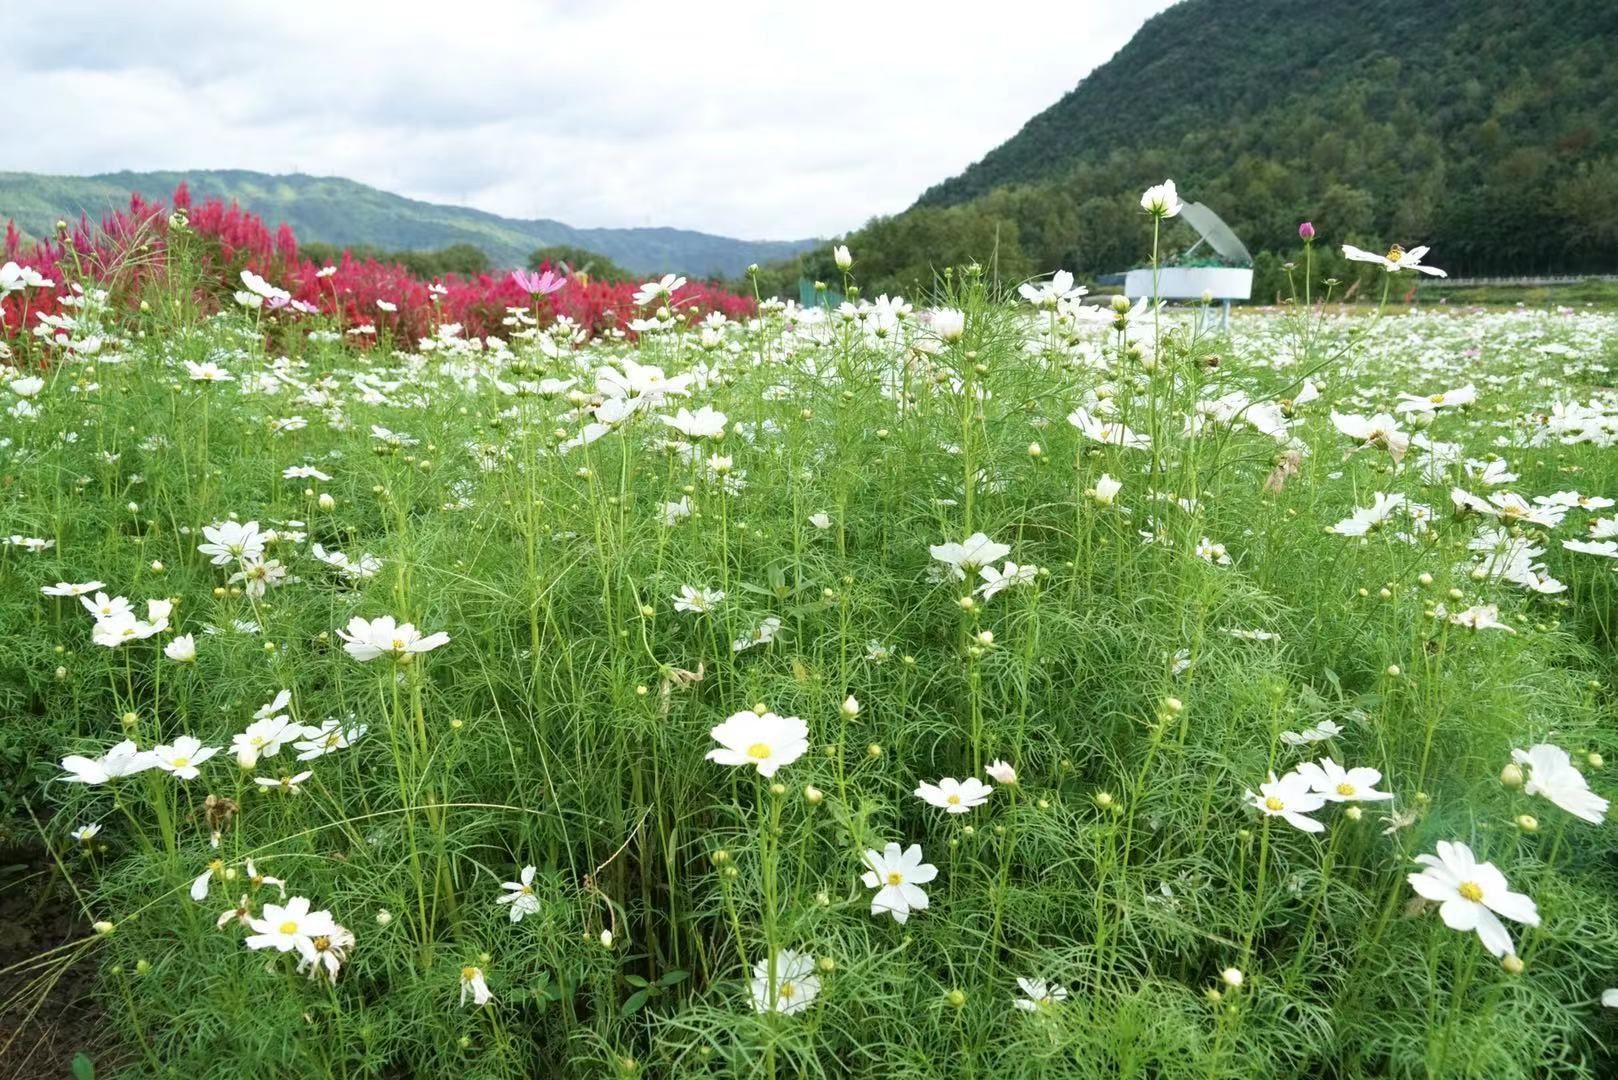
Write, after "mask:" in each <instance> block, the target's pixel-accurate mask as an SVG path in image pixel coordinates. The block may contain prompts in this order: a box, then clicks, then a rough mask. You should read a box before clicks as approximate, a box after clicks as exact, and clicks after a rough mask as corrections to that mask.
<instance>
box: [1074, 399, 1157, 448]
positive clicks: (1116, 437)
mask: <svg viewBox="0 0 1618 1080" xmlns="http://www.w3.org/2000/svg"><path fill="white" fill-rule="evenodd" d="M1067 422H1068V423H1070V424H1072V425H1073V426H1074V427H1075V428H1077V429H1078V431H1079V434H1080V435H1083V436H1084V437H1085V438H1086V439H1089V440H1090V441H1092V442H1098V443H1106V444H1107V445H1109V446H1121V447H1123V448H1124V449H1125V450H1150V449H1151V448H1152V437H1151V436H1150V435H1142V434H1140V433H1138V432H1135V431H1131V430H1130V429H1129V428H1127V427H1125V426H1124V425H1123V424H1119V423H1116V422H1113V421H1107V420H1102V419H1100V418H1098V417H1097V416H1095V415H1094V414H1092V413H1091V412H1090V410H1089V409H1086V408H1084V407H1082V406H1081V407H1079V408H1077V409H1074V410H1073V411H1072V412H1070V413H1068V416H1067Z"/></svg>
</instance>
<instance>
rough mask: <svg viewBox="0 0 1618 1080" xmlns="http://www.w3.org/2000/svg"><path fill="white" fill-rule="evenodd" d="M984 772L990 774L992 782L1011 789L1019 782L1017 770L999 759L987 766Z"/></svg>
mask: <svg viewBox="0 0 1618 1080" xmlns="http://www.w3.org/2000/svg"><path fill="white" fill-rule="evenodd" d="M983 771H984V772H985V773H987V774H988V776H989V779H990V780H993V781H994V782H995V783H997V784H1004V785H1006V786H1007V787H1010V786H1011V785H1013V784H1015V783H1016V782H1017V770H1016V769H1014V768H1012V767H1011V766H1010V765H1009V764H1007V763H1006V762H1004V761H1001V760H1000V759H999V758H996V759H995V760H993V761H991V762H989V763H988V764H987V765H985V766H984V767H983Z"/></svg>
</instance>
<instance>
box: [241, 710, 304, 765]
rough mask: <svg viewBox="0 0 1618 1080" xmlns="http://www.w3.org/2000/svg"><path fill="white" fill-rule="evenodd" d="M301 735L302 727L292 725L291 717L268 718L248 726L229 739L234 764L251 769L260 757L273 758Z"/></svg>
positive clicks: (302, 732) (255, 721)
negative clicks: (233, 755)
mask: <svg viewBox="0 0 1618 1080" xmlns="http://www.w3.org/2000/svg"><path fill="white" fill-rule="evenodd" d="M303 734H304V729H303V727H302V725H299V724H294V723H293V722H292V719H291V717H288V716H269V717H265V718H263V719H260V720H254V721H253V722H252V723H251V724H248V725H247V730H246V731H243V732H241V733H239V734H237V735H235V736H234V737H233V738H232V739H231V741H230V749H231V752H232V753H233V754H235V756H236V764H238V765H240V766H241V767H242V768H244V769H251V768H253V767H254V766H255V765H257V764H258V760H259V758H260V757H275V756H276V755H277V754H279V753H280V752H281V747H283V746H285V745H286V744H287V743H289V742H292V741H293V740H294V739H297V738H300V737H301V736H302V735H303Z"/></svg>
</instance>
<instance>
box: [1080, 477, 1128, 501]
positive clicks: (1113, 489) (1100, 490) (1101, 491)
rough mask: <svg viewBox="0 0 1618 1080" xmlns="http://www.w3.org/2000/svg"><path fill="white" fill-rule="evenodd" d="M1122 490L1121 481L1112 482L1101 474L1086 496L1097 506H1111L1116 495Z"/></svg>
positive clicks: (1110, 478) (1111, 479)
mask: <svg viewBox="0 0 1618 1080" xmlns="http://www.w3.org/2000/svg"><path fill="white" fill-rule="evenodd" d="M1123 489H1124V485H1123V481H1121V480H1114V479H1113V478H1112V477H1110V476H1108V475H1107V474H1106V473H1102V474H1101V475H1100V476H1099V477H1097V478H1096V486H1095V487H1093V488H1091V489H1090V490H1089V491H1088V492H1086V494H1087V495H1089V496H1090V498H1092V499H1094V500H1095V502H1096V505H1097V506H1111V505H1112V504H1113V503H1114V502H1115V501H1117V498H1118V493H1119V492H1120V491H1122V490H1123Z"/></svg>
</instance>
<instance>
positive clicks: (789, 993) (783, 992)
mask: <svg viewBox="0 0 1618 1080" xmlns="http://www.w3.org/2000/svg"><path fill="white" fill-rule="evenodd" d="M797 993H798V988H797V987H796V986H794V985H792V984H791V983H789V982H784V983H782V984H781V989H779V990H777V991H776V992H775V996H776V997H779V998H784V999H786V1000H787V1001H791V1000H792V998H793V997H794V996H796V995H797Z"/></svg>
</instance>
